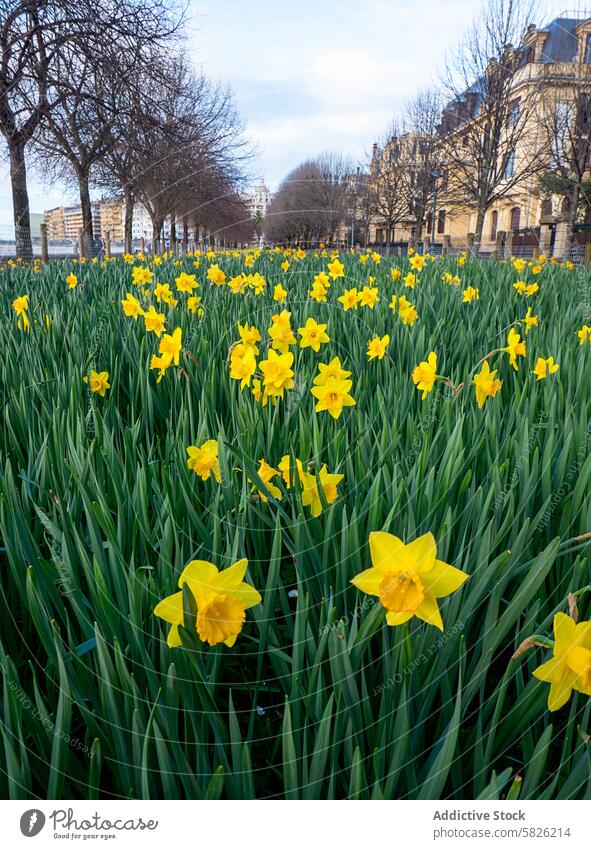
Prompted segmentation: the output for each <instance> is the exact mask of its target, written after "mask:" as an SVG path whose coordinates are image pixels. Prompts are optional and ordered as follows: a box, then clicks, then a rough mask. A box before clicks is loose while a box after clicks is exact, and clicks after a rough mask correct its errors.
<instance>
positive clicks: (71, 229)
mask: <svg viewBox="0 0 591 849" xmlns="http://www.w3.org/2000/svg"><path fill="white" fill-rule="evenodd" d="M43 221H44V223H45V224H46V226H47V238H48V239H49V240H50V241H55V242H64V241H65V242H69V241H76V239H77V238H78V236H79V235H80V231H81V230H82V207H80V206H58V207H56V208H55V209H48V210H45V212H44V213H43ZM92 226H93V230H94V231H95V233H100V231H101V211H100V203H98V202H94V203H93V204H92Z"/></svg>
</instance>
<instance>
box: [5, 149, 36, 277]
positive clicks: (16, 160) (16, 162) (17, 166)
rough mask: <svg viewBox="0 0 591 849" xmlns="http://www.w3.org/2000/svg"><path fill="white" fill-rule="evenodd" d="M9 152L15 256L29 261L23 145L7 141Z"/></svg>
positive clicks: (25, 172)
mask: <svg viewBox="0 0 591 849" xmlns="http://www.w3.org/2000/svg"><path fill="white" fill-rule="evenodd" d="M9 152H10V183H11V186H12V208H13V212H14V235H15V238H16V255H17V256H20V257H22V259H24V260H27V261H30V260H31V259H32V258H33V244H32V242H31V217H30V215H29V193H28V191H27V166H26V163H25V145H24V144H23V143H22V142H20V141H18V140H17V141H15V140H14V139H12V140H10V141H9Z"/></svg>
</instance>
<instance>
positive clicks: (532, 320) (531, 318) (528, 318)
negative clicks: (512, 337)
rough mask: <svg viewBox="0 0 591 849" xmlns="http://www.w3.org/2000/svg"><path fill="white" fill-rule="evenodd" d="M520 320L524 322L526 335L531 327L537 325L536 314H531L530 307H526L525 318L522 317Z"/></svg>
mask: <svg viewBox="0 0 591 849" xmlns="http://www.w3.org/2000/svg"><path fill="white" fill-rule="evenodd" d="M522 321H523V322H524V323H525V335H526V336H527V334H528V333H529V331H530V330H531V329H532V327H537V326H538V317H537V315H532V314H531V307H528V308H527V312H526V314H525V318H523V319H522Z"/></svg>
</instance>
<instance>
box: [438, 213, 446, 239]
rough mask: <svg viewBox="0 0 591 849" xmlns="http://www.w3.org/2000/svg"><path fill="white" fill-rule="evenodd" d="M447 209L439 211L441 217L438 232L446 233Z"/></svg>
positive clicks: (439, 217)
mask: <svg viewBox="0 0 591 849" xmlns="http://www.w3.org/2000/svg"><path fill="white" fill-rule="evenodd" d="M445 214H446V213H445V209H440V210H439V215H438V217H437V232H438V233H445Z"/></svg>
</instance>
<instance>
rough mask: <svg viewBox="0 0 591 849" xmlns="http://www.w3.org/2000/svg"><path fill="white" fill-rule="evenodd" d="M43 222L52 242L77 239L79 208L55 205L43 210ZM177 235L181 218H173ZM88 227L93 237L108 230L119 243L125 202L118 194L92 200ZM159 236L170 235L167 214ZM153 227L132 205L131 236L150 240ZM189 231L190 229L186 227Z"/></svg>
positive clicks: (144, 211) (145, 213) (103, 236)
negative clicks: (52, 207)
mask: <svg viewBox="0 0 591 849" xmlns="http://www.w3.org/2000/svg"><path fill="white" fill-rule="evenodd" d="M43 222H44V223H45V225H46V227H47V238H48V239H49V241H54V242H68V241H75V240H77V239H78V236H79V234H80V230H81V229H82V209H81V207H79V206H58V207H56V208H55V209H48V210H45V212H44V213H43ZM176 225H177V226H176V234H177V239H180V238H182V236H183V226H182V222H181V221H180V220H179V219H178V218H177V222H176ZM92 228H93V232H94V236H95V238H101V239H106V237H107V233H109V236H110V240H111V243H113V244H117V243H119V244H122V243H123V242H124V241H125V204H124V202H123V199H122V198H106V199H103V200H100V201H94V202H93V203H92ZM162 230H163V232H162V238H163V239H164V240H165V241H166V240H168V239H170V218H167V219H166V220H165V222H164V226H163V228H162ZM153 232H154V228H153V226H152V219H151V218H150V214H149V212H148V210H147V209H146V207H145V206H143V204H141V203H136V204H135V205H134V207H133V220H132V240H133V241H134V242H136V243H137V242H139V241H140V239H144V241H145V242H151V240H152V236H153ZM189 232H191V231H190V230H189Z"/></svg>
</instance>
